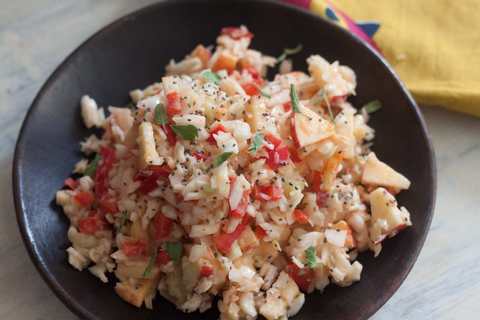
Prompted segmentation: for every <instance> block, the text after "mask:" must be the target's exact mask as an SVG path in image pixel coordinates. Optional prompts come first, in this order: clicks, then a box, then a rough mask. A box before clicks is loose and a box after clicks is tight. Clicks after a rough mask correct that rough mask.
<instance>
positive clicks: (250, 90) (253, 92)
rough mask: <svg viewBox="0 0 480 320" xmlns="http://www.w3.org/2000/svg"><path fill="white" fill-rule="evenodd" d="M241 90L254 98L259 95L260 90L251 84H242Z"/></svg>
mask: <svg viewBox="0 0 480 320" xmlns="http://www.w3.org/2000/svg"><path fill="white" fill-rule="evenodd" d="M242 88H243V90H245V93H246V94H248V95H249V96H251V97H252V96H256V95H258V94H259V93H260V89H259V88H258V86H257V85H256V84H253V83H245V84H242Z"/></svg>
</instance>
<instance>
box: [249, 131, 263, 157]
mask: <svg viewBox="0 0 480 320" xmlns="http://www.w3.org/2000/svg"><path fill="white" fill-rule="evenodd" d="M263 141H264V140H263V134H261V133H257V134H255V136H254V137H253V139H252V144H251V145H250V147H249V148H248V151H250V152H251V153H255V152H257V150H258V148H260V147H261V146H262V144H263Z"/></svg>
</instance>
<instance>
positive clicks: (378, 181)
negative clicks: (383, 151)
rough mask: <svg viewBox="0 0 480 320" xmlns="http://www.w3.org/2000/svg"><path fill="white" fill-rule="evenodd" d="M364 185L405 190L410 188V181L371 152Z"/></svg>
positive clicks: (364, 176) (365, 167) (365, 168)
mask: <svg viewBox="0 0 480 320" xmlns="http://www.w3.org/2000/svg"><path fill="white" fill-rule="evenodd" d="M362 184H365V185H373V186H383V187H387V188H392V189H396V190H404V189H408V188H409V187H410V180H408V179H407V178H406V177H404V176H403V175H402V174H400V173H398V172H397V171H395V170H394V169H392V168H391V167H390V166H388V165H387V164H385V163H384V162H382V161H380V160H378V158H377V156H376V155H375V153H374V152H371V153H370V154H369V155H368V156H367V162H366V163H365V166H364V168H363V175H362Z"/></svg>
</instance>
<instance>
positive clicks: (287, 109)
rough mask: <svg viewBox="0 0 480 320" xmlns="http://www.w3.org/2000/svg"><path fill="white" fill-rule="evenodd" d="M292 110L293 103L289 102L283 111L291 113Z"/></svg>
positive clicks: (285, 104)
mask: <svg viewBox="0 0 480 320" xmlns="http://www.w3.org/2000/svg"><path fill="white" fill-rule="evenodd" d="M290 110H292V103H291V102H290V101H289V102H285V103H284V104H283V111H285V112H288V111H290Z"/></svg>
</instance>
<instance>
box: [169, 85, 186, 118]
mask: <svg viewBox="0 0 480 320" xmlns="http://www.w3.org/2000/svg"><path fill="white" fill-rule="evenodd" d="M166 98H167V115H168V116H169V117H173V116H174V115H177V114H179V113H181V112H182V103H181V101H180V97H179V96H178V93H177V92H175V91H172V92H169V93H167V96H166Z"/></svg>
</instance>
